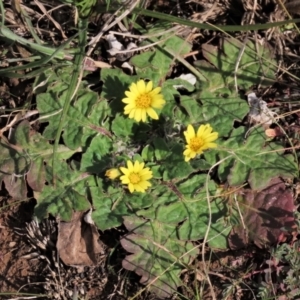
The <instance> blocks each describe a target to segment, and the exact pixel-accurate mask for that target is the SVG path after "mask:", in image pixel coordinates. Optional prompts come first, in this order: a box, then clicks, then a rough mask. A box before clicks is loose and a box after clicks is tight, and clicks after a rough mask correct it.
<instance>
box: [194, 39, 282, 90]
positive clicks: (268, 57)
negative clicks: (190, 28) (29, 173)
mask: <svg viewBox="0 0 300 300" xmlns="http://www.w3.org/2000/svg"><path fill="white" fill-rule="evenodd" d="M222 45H223V47H222V49H218V47H216V46H212V45H210V44H204V45H202V51H203V56H204V57H205V59H206V60H207V61H204V60H203V61H199V62H198V64H197V63H196V66H198V67H199V69H200V70H201V73H202V74H203V75H204V76H205V77H206V78H208V80H209V86H208V87H207V88H208V89H209V90H210V91H216V90H219V89H221V88H223V87H230V86H231V87H232V88H233V86H234V81H235V78H236V80H237V86H238V87H239V88H240V89H244V90H247V89H248V88H249V87H250V86H252V85H261V86H269V85H271V84H272V83H273V82H274V80H275V74H276V68H277V67H276V66H277V63H276V61H275V60H274V58H273V57H274V55H272V52H271V49H268V48H267V44H266V43H264V45H261V44H259V43H254V42H252V41H251V40H248V41H247V42H246V43H245V45H241V43H240V42H239V41H237V40H236V39H235V38H225V39H224V41H223V44H222ZM243 47H244V51H243V52H242V49H243ZM240 55H241V56H240ZM239 58H240V59H239ZM234 75H235V76H234Z"/></svg>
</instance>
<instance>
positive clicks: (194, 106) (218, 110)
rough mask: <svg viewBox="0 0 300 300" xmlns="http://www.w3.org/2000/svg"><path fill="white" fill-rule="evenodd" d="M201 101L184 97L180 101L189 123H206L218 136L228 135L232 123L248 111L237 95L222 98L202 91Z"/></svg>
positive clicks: (231, 128) (245, 103)
mask: <svg viewBox="0 0 300 300" xmlns="http://www.w3.org/2000/svg"><path fill="white" fill-rule="evenodd" d="M201 102H202V105H200V104H199V103H198V102H197V101H196V100H194V99H189V98H187V97H185V98H184V101H183V102H182V103H181V105H182V106H183V107H184V108H185V109H186V111H187V112H188V115H189V117H190V121H189V124H195V123H196V124H197V123H198V122H199V120H201V123H202V124H206V123H208V124H210V125H211V126H212V128H213V130H214V131H216V132H218V133H219V137H222V136H228V135H229V134H230V132H231V131H232V130H233V123H234V122H235V121H241V120H242V119H243V118H244V117H245V115H246V114H247V113H248V112H249V107H248V104H247V102H246V101H244V100H241V99H240V98H238V97H232V96H230V97H228V98H223V97H221V96H220V97H216V96H215V95H214V94H212V93H209V92H203V93H202V94H201ZM198 124H199V123H198ZM187 125H188V124H187Z"/></svg>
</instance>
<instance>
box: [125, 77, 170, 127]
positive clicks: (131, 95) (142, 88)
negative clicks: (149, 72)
mask: <svg viewBox="0 0 300 300" xmlns="http://www.w3.org/2000/svg"><path fill="white" fill-rule="evenodd" d="M160 91H161V88H160V87H157V88H155V89H153V82H152V81H149V82H148V83H146V82H145V81H144V80H139V81H138V82H137V83H132V84H131V86H130V87H129V91H126V92H125V95H126V96H127V98H123V99H122V102H124V103H126V104H127V105H126V106H125V107H124V114H125V115H129V118H130V119H135V120H136V121H137V122H140V121H141V120H142V121H143V122H146V118H147V115H149V117H150V118H152V119H154V120H157V119H158V115H157V113H156V111H155V110H154V109H153V108H158V109H161V108H162V107H163V106H164V104H165V103H166V101H165V100H164V98H163V95H162V94H160Z"/></svg>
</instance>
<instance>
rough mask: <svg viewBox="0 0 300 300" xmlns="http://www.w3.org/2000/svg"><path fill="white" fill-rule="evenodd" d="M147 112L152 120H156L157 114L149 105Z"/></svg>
mask: <svg viewBox="0 0 300 300" xmlns="http://www.w3.org/2000/svg"><path fill="white" fill-rule="evenodd" d="M147 114H148V115H149V116H150V118H152V119H154V120H158V114H157V113H156V111H155V110H154V109H153V108H151V107H149V108H147Z"/></svg>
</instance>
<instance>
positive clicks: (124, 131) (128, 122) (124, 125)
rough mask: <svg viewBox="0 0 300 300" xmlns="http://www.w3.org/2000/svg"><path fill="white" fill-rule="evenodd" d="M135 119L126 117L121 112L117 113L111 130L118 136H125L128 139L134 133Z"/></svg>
mask: <svg viewBox="0 0 300 300" xmlns="http://www.w3.org/2000/svg"><path fill="white" fill-rule="evenodd" d="M135 124H136V123H135V121H134V120H132V119H129V118H128V117H124V116H122V115H120V114H117V115H116V117H115V118H114V120H113V121H112V126H111V130H112V132H113V133H114V134H115V135H116V136H117V137H123V138H125V140H126V139H128V138H129V137H130V136H132V134H133V127H134V125H135Z"/></svg>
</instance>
